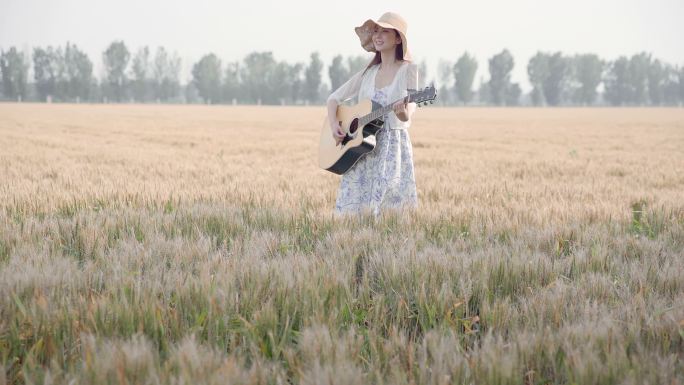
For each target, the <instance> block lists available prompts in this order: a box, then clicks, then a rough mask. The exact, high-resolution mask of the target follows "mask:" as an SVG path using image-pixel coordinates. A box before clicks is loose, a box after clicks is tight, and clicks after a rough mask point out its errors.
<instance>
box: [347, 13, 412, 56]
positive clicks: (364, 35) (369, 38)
mask: <svg viewBox="0 0 684 385" xmlns="http://www.w3.org/2000/svg"><path fill="white" fill-rule="evenodd" d="M375 26H380V27H382V28H390V29H393V30H395V31H397V32H398V33H399V36H400V37H401V46H402V50H403V56H404V60H411V54H410V52H409V50H408V41H407V40H406V35H404V33H403V32H401V31H400V30H399V29H398V28H396V27H395V26H393V25H392V24H389V23H383V22H381V21H380V22H378V21H375V20H373V19H368V20H366V22H364V23H363V24H362V25H361V26H360V27H356V28H354V31H355V32H356V35H357V36H358V37H359V40H360V41H361V47H363V49H365V50H366V51H368V52H376V50H375V44H373V27H375Z"/></svg>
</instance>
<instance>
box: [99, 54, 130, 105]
mask: <svg viewBox="0 0 684 385" xmlns="http://www.w3.org/2000/svg"><path fill="white" fill-rule="evenodd" d="M130 57H131V55H130V52H128V48H126V44H124V42H123V41H114V42H112V43H111V44H110V45H109V47H107V50H105V51H104V53H103V54H102V61H103V63H104V71H105V85H106V92H105V95H107V96H108V97H109V98H110V99H112V100H115V101H117V102H121V101H123V100H125V98H126V89H127V87H128V78H127V77H126V67H127V66H128V60H129V59H130Z"/></svg>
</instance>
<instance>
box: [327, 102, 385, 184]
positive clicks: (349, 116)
mask: <svg viewBox="0 0 684 385" xmlns="http://www.w3.org/2000/svg"><path fill="white" fill-rule="evenodd" d="M379 107H381V106H379V105H378V104H376V103H375V102H373V101H371V100H370V99H365V100H362V101H361V102H359V103H358V104H357V105H354V106H342V105H340V106H338V107H337V120H338V121H339V122H340V127H342V130H343V131H344V132H346V133H347V137H346V138H345V139H344V140H343V141H342V142H341V143H336V142H335V138H333V135H332V131H331V130H330V123H329V122H328V119H327V118H326V119H325V120H324V121H323V127H322V128H321V142H320V146H319V152H318V164H319V166H320V167H321V168H323V169H325V170H328V171H330V172H333V173H335V174H344V173H345V172H347V170H349V169H350V168H351V167H352V166H353V165H354V164H355V163H356V162H357V161H358V160H359V159H361V157H363V156H364V155H366V154H367V153H369V152H371V151H373V149H374V148H375V134H376V133H377V132H378V130H380V129H381V128H382V125H383V121H382V120H381V119H376V120H374V121H371V122H370V123H368V124H366V125H365V126H364V127H359V125H360V124H359V118H361V117H362V116H365V115H368V114H370V113H371V112H372V111H374V110H375V109H377V108H379Z"/></svg>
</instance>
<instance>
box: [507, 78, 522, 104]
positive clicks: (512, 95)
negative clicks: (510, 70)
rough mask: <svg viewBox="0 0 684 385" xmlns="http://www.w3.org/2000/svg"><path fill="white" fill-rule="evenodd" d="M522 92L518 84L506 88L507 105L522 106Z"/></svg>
mask: <svg viewBox="0 0 684 385" xmlns="http://www.w3.org/2000/svg"><path fill="white" fill-rule="evenodd" d="M521 94H522V90H521V89H520V85H519V84H518V83H512V84H510V85H509V86H508V88H506V105H507V106H517V105H518V104H520V95H521Z"/></svg>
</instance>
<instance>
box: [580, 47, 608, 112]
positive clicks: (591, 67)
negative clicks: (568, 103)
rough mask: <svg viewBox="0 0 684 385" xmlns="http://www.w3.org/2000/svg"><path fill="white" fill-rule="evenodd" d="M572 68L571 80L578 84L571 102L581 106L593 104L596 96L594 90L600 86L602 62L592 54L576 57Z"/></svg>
mask: <svg viewBox="0 0 684 385" xmlns="http://www.w3.org/2000/svg"><path fill="white" fill-rule="evenodd" d="M573 67H574V70H573V75H574V76H573V78H574V80H575V81H576V82H577V84H578V87H577V89H576V90H575V92H574V95H573V100H574V101H575V102H577V103H579V104H583V105H591V104H593V103H594V101H595V100H596V96H597V94H598V93H597V91H596V88H597V87H598V86H599V84H601V74H602V73H603V67H604V63H603V61H601V59H599V57H598V56H597V55H594V54H584V55H577V56H575V57H574V59H573Z"/></svg>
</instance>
